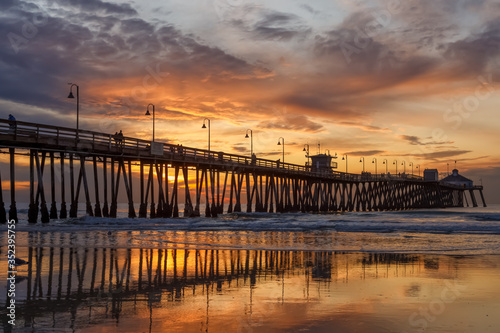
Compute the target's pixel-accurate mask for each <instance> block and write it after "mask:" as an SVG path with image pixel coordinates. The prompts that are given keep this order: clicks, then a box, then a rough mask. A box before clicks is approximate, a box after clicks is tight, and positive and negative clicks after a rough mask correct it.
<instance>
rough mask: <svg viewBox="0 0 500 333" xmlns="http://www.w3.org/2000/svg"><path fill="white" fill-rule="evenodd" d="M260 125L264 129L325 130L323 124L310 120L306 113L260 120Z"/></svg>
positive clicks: (313, 131)
mask: <svg viewBox="0 0 500 333" xmlns="http://www.w3.org/2000/svg"><path fill="white" fill-rule="evenodd" d="M258 126H259V127H260V128H264V129H275V130H292V131H300V132H309V133H318V132H321V131H322V130H324V127H323V125H321V124H318V123H316V122H314V121H311V120H309V119H308V117H306V116H304V115H295V114H283V115H281V116H279V117H277V118H274V119H271V120H268V121H263V122H260V123H259V125H258Z"/></svg>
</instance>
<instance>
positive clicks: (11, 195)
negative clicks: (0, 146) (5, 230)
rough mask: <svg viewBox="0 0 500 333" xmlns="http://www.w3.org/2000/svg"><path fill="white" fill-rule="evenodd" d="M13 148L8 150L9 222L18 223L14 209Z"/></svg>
mask: <svg viewBox="0 0 500 333" xmlns="http://www.w3.org/2000/svg"><path fill="white" fill-rule="evenodd" d="M15 152H16V150H15V148H9V155H10V209H9V220H14V221H15V222H16V223H17V222H18V218H17V207H16V164H15V158H14V155H15Z"/></svg>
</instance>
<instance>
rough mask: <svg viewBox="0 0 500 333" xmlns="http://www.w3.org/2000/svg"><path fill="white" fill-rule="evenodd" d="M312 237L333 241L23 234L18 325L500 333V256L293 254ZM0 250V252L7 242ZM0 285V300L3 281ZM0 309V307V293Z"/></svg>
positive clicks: (236, 235)
mask: <svg viewBox="0 0 500 333" xmlns="http://www.w3.org/2000/svg"><path fill="white" fill-rule="evenodd" d="M258 235H260V236H261V237H260V239H261V243H258V239H259V237H258ZM316 236H317V237H318V238H319V239H322V238H324V237H326V238H328V239H331V237H332V233H331V232H327V233H321V232H318V233H317V235H315V234H311V233H298V234H290V233H277V232H268V233H255V232H225V233H218V232H208V231H207V232H200V233H193V232H180V231H177V232H159V231H154V232H142V233H141V232H123V231H114V232H112V233H111V235H108V234H107V232H100V231H94V232H83V231H80V232H79V233H73V234H70V233H62V232H60V233H52V232H48V233H36V232H35V233H30V235H29V237H28V240H26V238H25V237H26V234H25V233H22V232H21V233H19V234H18V239H19V243H18V247H17V251H18V256H19V257H21V258H23V259H26V260H29V261H30V262H31V264H30V265H29V266H23V267H20V268H19V272H18V276H19V277H25V278H26V279H24V280H23V281H19V282H18V283H17V285H16V288H17V294H16V302H17V303H16V304H17V308H16V311H17V312H16V314H17V324H18V327H26V328H21V329H20V331H21V332H22V331H26V332H28V331H29V332H31V331H32V328H31V326H33V327H34V328H35V331H36V329H39V330H40V331H42V329H43V328H46V329H49V330H50V329H53V330H55V329H61V330H60V331H63V332H64V331H68V332H69V331H72V330H73V329H74V330H76V331H78V332H148V331H152V332H174V331H175V332H179V331H180V332H200V331H202V332H257V331H258V332H289V331H303V332H308V331H311V332H332V331H335V332H419V331H420V330H419V328H423V327H424V326H425V327H426V328H427V329H426V332H443V331H448V332H471V331H478V332H479V331H480V332H497V331H498V330H497V327H499V326H500V321H499V319H498V318H497V316H496V315H495V314H497V313H499V310H500V304H499V303H498V301H497V300H496V298H497V295H498V294H499V292H500V284H499V283H498V274H499V273H500V272H499V264H500V257H499V256H498V255H490V256H481V255H476V256H447V255H432V254H426V255H424V254H398V253H386V254H383V253H358V252H338V251H337V252H332V251H326V250H324V249H323V250H318V251H301V250H291V249H292V247H293V244H294V243H296V244H298V247H301V246H304V247H307V246H308V245H307V244H308V243H315V241H314V239H315V238H316ZM359 237H364V236H363V234H359ZM23 239H24V240H23ZM163 240H168V242H164V241H163ZM23 243H24V244H23ZM28 243H29V244H31V245H33V247H28V246H27V245H28ZM189 243H191V244H189ZM2 244H3V245H4V246H3V247H2V253H5V249H6V247H5V239H4V237H2ZM40 244H43V245H42V246H43V247H39V246H40ZM127 244H129V245H130V246H127ZM144 244H150V245H152V246H151V247H150V248H146V247H147V246H141V245H144ZM242 244H243V249H238V247H241V246H242ZM248 244H251V246H248ZM256 244H261V245H262V247H263V248H265V247H275V248H285V249H287V250H281V251H280V250H262V249H259V246H257V245H256ZM220 245H221V246H220ZM314 246H316V245H314ZM176 247H179V248H176ZM245 247H247V249H245ZM59 267H63V269H62V270H61V269H59ZM0 281H1V284H0V288H1V290H4V291H5V290H6V286H5V281H6V272H5V271H2V272H1V273H0ZM0 300H1V303H2V304H5V302H6V293H5V292H2V294H1V295H0ZM3 309H4V307H3V308H2V310H3ZM4 317H5V316H4ZM4 325H5V323H4ZM4 328H7V327H6V326H4Z"/></svg>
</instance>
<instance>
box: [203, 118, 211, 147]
mask: <svg viewBox="0 0 500 333" xmlns="http://www.w3.org/2000/svg"><path fill="white" fill-rule="evenodd" d="M205 121H207V122H208V151H209V152H210V119H208V118H205V119H203V126H201V128H207V126H206V125H205Z"/></svg>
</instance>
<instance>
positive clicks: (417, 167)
mask: <svg viewBox="0 0 500 333" xmlns="http://www.w3.org/2000/svg"><path fill="white" fill-rule="evenodd" d="M415 168H416V169H418V176H419V177H420V164H417V165H416V166H415Z"/></svg>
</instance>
